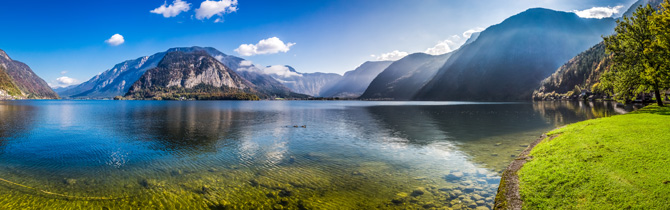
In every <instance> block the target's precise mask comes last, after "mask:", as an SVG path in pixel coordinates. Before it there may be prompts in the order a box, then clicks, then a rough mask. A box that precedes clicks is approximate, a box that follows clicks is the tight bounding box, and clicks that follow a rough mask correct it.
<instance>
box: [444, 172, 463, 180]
mask: <svg viewBox="0 0 670 210" xmlns="http://www.w3.org/2000/svg"><path fill="white" fill-rule="evenodd" d="M444 178H445V179H446V180H447V181H456V180H460V179H461V178H463V172H452V173H450V174H448V175H446V176H445V177H444Z"/></svg>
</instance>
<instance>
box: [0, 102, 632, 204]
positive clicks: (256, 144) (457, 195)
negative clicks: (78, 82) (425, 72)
mask: <svg viewBox="0 0 670 210" xmlns="http://www.w3.org/2000/svg"><path fill="white" fill-rule="evenodd" d="M621 112H625V111H624V110H622V109H618V108H616V107H615V106H613V105H612V104H609V103H566V102H556V103H553V102H552V103H466V102H357V101H336V102H320V101H261V102H243V101H239V102H238V101H215V102H212V101H209V102H165V101H3V102H0V117H1V118H2V119H3V120H2V121H0V209H41V208H54V209H72V208H86V209H94V208H103V209H104V208H110V209H120V208H167V209H171V208H172V209H182V208H192V209H225V208H229V207H234V208H242V209H258V208H265V209H267V208H277V209H312V208H315V209H375V208H376V209H379V208H383V209H408V208H427V209H431V208H443V207H449V208H452V209H459V208H461V209H488V208H491V206H492V205H493V198H494V197H495V192H496V190H497V186H498V182H499V181H500V176H499V175H500V172H501V171H502V170H503V169H504V167H506V165H507V163H509V162H510V161H511V160H512V159H513V158H514V155H516V154H518V153H519V151H521V150H522V149H524V148H525V146H526V145H527V144H529V143H530V142H532V141H533V140H535V139H536V138H537V137H538V136H539V135H540V134H542V133H543V132H546V131H548V130H550V129H552V128H554V127H556V126H559V125H563V124H567V123H571V122H576V121H580V120H585V119H590V118H596V117H603V116H609V115H613V114H617V113H621ZM303 125H305V126H304V127H303Z"/></svg>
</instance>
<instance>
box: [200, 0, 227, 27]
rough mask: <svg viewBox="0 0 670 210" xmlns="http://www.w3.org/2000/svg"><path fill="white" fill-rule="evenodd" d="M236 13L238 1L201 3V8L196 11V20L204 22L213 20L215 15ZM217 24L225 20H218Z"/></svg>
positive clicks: (208, 1)
mask: <svg viewBox="0 0 670 210" xmlns="http://www.w3.org/2000/svg"><path fill="white" fill-rule="evenodd" d="M235 11H237V0H220V1H211V0H206V1H203V2H202V3H200V8H198V9H195V18H197V19H198V20H204V19H209V18H212V17H213V16H214V15H218V16H223V15H224V14H226V13H231V12H235ZM216 22H223V19H221V18H217V19H216Z"/></svg>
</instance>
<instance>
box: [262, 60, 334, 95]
mask: <svg viewBox="0 0 670 210" xmlns="http://www.w3.org/2000/svg"><path fill="white" fill-rule="evenodd" d="M284 67H286V68H287V69H288V71H290V72H293V73H295V74H291V75H278V74H269V75H270V76H271V77H272V78H274V79H275V80H277V81H279V82H280V83H282V84H284V85H285V86H286V87H288V88H289V89H291V90H292V91H293V92H296V93H302V94H306V95H310V96H314V97H319V96H321V95H320V93H321V91H323V88H324V87H325V86H326V85H328V84H330V83H332V82H333V81H336V80H338V79H340V78H342V75H339V74H335V73H321V72H315V73H300V72H298V71H296V70H295V69H294V68H293V67H291V66H288V65H286V66H284Z"/></svg>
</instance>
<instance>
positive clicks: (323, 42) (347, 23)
mask: <svg viewBox="0 0 670 210" xmlns="http://www.w3.org/2000/svg"><path fill="white" fill-rule="evenodd" d="M204 1H205V0H177V1H175V0H168V1H163V0H141V1H137V0H127V1H126V0H113V1H112V0H96V1H90V0H86V1H83V0H73V1H46V0H37V1H18V0H17V1H3V2H2V6H0V28H2V30H1V31H0V49H3V50H5V51H7V53H8V54H9V55H10V56H11V57H12V58H13V59H15V60H19V61H22V62H25V63H27V64H28V65H29V66H31V68H32V69H33V70H34V71H35V73H37V74H38V75H39V76H41V77H42V78H44V80H45V81H47V82H48V83H50V84H53V85H59V84H60V85H64V84H65V83H63V82H62V81H63V80H61V82H59V81H58V80H57V78H62V77H66V78H70V79H73V80H68V81H67V82H83V81H86V80H88V79H90V78H91V77H93V76H95V75H96V74H98V73H100V72H102V71H105V70H107V69H109V68H111V67H112V66H113V65H114V64H117V63H120V62H121V61H124V60H128V59H135V58H138V57H140V56H145V55H151V54H154V53H156V52H160V51H165V50H167V49H168V48H171V47H184V46H195V45H197V46H211V47H215V48H217V49H219V50H220V51H222V52H224V53H226V54H231V55H235V56H239V57H243V58H245V59H247V60H251V61H253V63H255V64H259V65H264V66H265V65H279V64H281V65H283V64H286V65H291V66H293V67H295V68H296V69H297V70H298V71H300V72H334V73H340V74H341V73H344V72H345V71H348V70H352V69H354V68H355V67H357V66H358V65H360V64H361V63H363V62H365V61H368V60H378V59H397V57H398V56H397V55H404V53H412V52H435V53H439V52H444V51H448V50H449V49H448V48H452V50H453V48H456V47H457V46H458V45H459V44H460V43H462V42H464V41H465V39H466V38H467V37H466V35H464V32H466V31H468V30H481V29H483V28H486V27H488V26H490V25H493V24H497V23H500V22H501V21H503V20H504V19H505V18H507V17H509V16H512V15H514V14H517V13H519V12H522V11H524V10H526V9H528V8H534V7H544V8H549V9H554V10H560V11H582V10H587V9H591V8H593V7H604V8H603V9H604V10H599V11H615V10H617V9H618V10H619V13H622V12H623V11H625V10H626V9H627V8H628V6H630V5H631V4H632V3H633V2H634V0H486V1H485V0H468V1H462V0H458V1H455V0H333V1H328V0H306V1H293V0H282V1H276V0H274V1H262V0H239V1H232V0H223V1H209V2H204ZM203 2H204V3H203ZM162 5H164V6H165V7H169V6H170V5H173V7H172V8H173V10H170V11H173V12H171V13H165V12H164V10H160V9H158V10H155V9H157V8H159V7H161V6H162ZM175 5H176V6H177V7H175ZM179 5H181V6H182V7H178V6H179ZM184 5H188V7H189V8H188V10H186V9H185V8H184V7H183V6H184ZM217 6H218V7H217ZM617 6H619V7H617ZM222 7H223V8H222ZM174 8H181V10H179V9H174ZM217 8H218V9H223V10H216V9H217ZM152 10H154V12H151V11H152ZM178 11H179V12H178ZM589 11H595V10H589ZM613 15H614V16H617V15H620V14H613ZM166 16H167V17H166ZM115 34H119V35H121V36H122V37H123V42H122V43H121V42H120V41H119V40H117V41H119V42H109V41H107V42H106V40H109V39H110V38H111V37H112V36H113V35H115ZM275 37H276V38H275ZM261 40H267V41H265V45H262V46H257V45H256V44H258V43H259V42H260V41H261ZM116 44H118V45H116ZM245 44H249V45H245ZM251 44H253V46H252V45H251ZM241 45H243V46H242V47H241ZM254 47H256V48H257V49H256V51H254V50H253V48H254ZM445 48H446V49H445ZM236 49H238V51H236ZM430 50H432V51H430ZM392 52H396V53H392ZM67 82H66V83H67Z"/></svg>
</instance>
